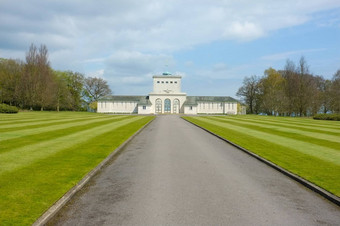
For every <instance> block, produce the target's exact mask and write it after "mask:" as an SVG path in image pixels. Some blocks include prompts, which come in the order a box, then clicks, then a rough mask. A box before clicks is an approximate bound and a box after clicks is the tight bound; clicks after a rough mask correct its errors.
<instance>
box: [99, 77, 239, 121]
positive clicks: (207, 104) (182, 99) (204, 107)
mask: <svg viewBox="0 0 340 226" xmlns="http://www.w3.org/2000/svg"><path fill="white" fill-rule="evenodd" d="M181 79H182V77H181V76H177V75H171V74H169V73H163V75H155V76H153V92H151V93H149V95H148V96H108V97H105V98H102V99H100V100H99V101H98V108H97V112H98V113H114V114H232V115H235V114H245V107H244V106H242V105H241V104H240V103H239V102H238V101H237V100H235V99H233V98H231V97H223V96H218V97H216V96H187V94H186V93H183V92H182V91H181Z"/></svg>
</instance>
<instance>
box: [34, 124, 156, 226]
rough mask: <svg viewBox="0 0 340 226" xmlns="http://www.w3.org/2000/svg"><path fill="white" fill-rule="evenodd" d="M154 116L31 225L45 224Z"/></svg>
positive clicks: (39, 225)
mask: <svg viewBox="0 0 340 226" xmlns="http://www.w3.org/2000/svg"><path fill="white" fill-rule="evenodd" d="M155 118H156V117H154V118H153V119H152V120H151V121H150V122H148V123H147V124H145V125H144V126H143V127H142V128H140V129H139V130H137V132H135V133H134V134H133V135H132V136H131V137H129V138H128V139H127V140H126V141H124V143H122V144H121V145H120V146H119V147H117V148H116V149H115V150H114V151H112V152H111V154H110V155H108V156H107V157H106V158H105V159H104V160H103V161H102V162H100V163H99V165H97V166H96V167H95V168H94V169H93V170H91V171H90V172H89V173H87V174H86V175H85V176H84V177H83V178H82V179H81V181H79V182H78V183H77V184H76V185H75V186H74V187H72V188H71V189H70V190H69V191H68V192H66V193H65V194H64V195H63V196H62V197H61V198H60V199H59V200H58V201H56V202H55V203H54V204H53V205H52V206H51V207H50V208H48V210H46V211H45V212H44V213H43V214H42V215H41V216H40V217H39V218H38V219H37V220H36V221H35V222H34V223H33V224H32V226H41V225H45V224H46V223H47V222H48V221H49V220H51V218H52V217H54V216H55V215H56V214H57V213H58V212H59V210H60V209H61V208H63V207H64V206H65V205H66V204H67V202H68V201H69V200H70V199H71V198H72V197H73V196H74V195H75V194H76V193H77V192H78V191H80V190H81V189H82V188H83V187H84V186H85V185H86V184H87V183H88V182H89V181H90V179H91V178H92V177H93V176H95V175H96V174H97V173H98V172H99V170H101V169H102V168H103V167H104V166H105V165H106V164H107V163H108V162H109V161H110V160H111V159H113V158H114V157H115V156H117V155H119V154H120V153H121V152H122V151H123V148H124V147H125V146H126V145H127V144H128V143H130V141H131V140H132V139H133V138H135V137H136V136H137V135H138V134H139V133H140V132H142V130H144V129H145V128H146V127H147V126H148V125H150V123H151V122H153V121H154V120H155Z"/></svg>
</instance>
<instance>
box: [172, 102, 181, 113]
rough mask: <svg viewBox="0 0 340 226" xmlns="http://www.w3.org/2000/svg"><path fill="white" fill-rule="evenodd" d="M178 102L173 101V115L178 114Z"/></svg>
mask: <svg viewBox="0 0 340 226" xmlns="http://www.w3.org/2000/svg"><path fill="white" fill-rule="evenodd" d="M179 106H180V105H179V100H178V99H174V107H173V112H174V114H178V113H179Z"/></svg>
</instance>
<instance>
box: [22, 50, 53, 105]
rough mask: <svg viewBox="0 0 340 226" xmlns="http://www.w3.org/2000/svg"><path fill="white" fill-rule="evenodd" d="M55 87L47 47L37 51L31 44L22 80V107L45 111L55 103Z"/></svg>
mask: <svg viewBox="0 0 340 226" xmlns="http://www.w3.org/2000/svg"><path fill="white" fill-rule="evenodd" d="M54 87H55V83H54V81H53V76H52V70H51V67H50V64H49V61H48V50H47V47H46V46H45V45H41V46H40V48H39V49H37V47H36V46H35V45H34V44H31V46H30V48H29V51H28V52H27V53H26V65H25V69H24V73H23V76H22V79H21V86H20V88H21V90H22V105H23V106H25V105H26V106H29V107H30V109H33V107H39V108H40V109H41V110H44V107H46V106H49V105H51V103H52V101H53V96H54V91H53V90H54Z"/></svg>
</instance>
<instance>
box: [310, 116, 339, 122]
mask: <svg viewBox="0 0 340 226" xmlns="http://www.w3.org/2000/svg"><path fill="white" fill-rule="evenodd" d="M313 119H317V120H333V121H340V114H316V115H314V117H313Z"/></svg>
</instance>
